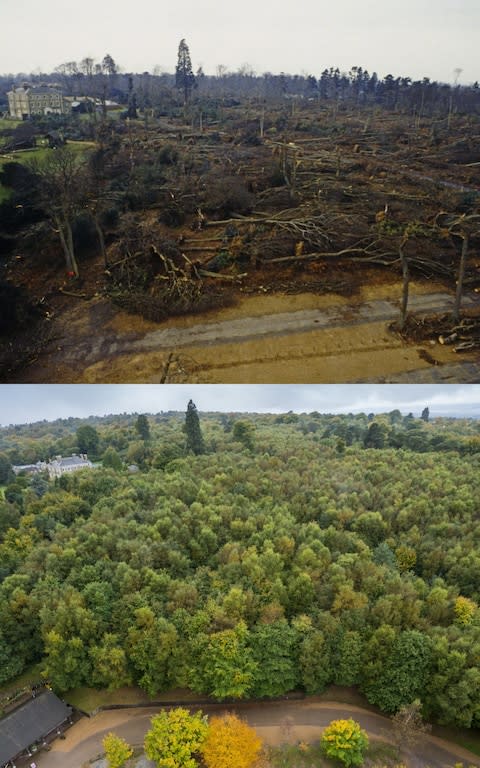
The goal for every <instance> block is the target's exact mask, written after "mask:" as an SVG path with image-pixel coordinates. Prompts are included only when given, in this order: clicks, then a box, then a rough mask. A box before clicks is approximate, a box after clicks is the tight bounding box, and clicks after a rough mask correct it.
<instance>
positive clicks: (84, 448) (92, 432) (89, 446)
mask: <svg viewBox="0 0 480 768" xmlns="http://www.w3.org/2000/svg"><path fill="white" fill-rule="evenodd" d="M98 444H99V437H98V432H97V430H96V429H95V427H91V426H90V425H89V424H82V426H81V427H79V428H78V429H77V446H78V450H79V451H80V453H90V454H93V455H94V456H96V455H97V452H98Z"/></svg>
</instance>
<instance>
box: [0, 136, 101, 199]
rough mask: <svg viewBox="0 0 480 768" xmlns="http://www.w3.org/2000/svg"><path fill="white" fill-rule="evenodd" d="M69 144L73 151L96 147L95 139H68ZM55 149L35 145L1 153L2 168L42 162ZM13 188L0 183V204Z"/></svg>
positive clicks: (0, 164)
mask: <svg viewBox="0 0 480 768" xmlns="http://www.w3.org/2000/svg"><path fill="white" fill-rule="evenodd" d="M67 146H68V148H69V149H71V150H72V152H78V153H81V152H85V151H87V150H89V149H93V148H94V147H95V142H94V141H67ZM52 151H53V150H51V149H49V148H48V147H35V148H34V149H19V150H18V151H17V152H10V153H9V154H5V155H0V170H1V169H2V165H3V164H4V163H30V162H32V161H34V162H41V161H42V160H44V159H45V158H46V157H47V156H48V153H49V152H52ZM11 194H12V193H11V190H10V189H9V188H8V187H4V186H2V184H0V205H1V204H2V203H3V202H4V201H5V200H8V199H9V197H10V195H11Z"/></svg>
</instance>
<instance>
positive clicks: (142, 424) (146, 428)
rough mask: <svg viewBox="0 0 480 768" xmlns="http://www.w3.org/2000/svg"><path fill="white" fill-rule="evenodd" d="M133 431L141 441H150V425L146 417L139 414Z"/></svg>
mask: <svg viewBox="0 0 480 768" xmlns="http://www.w3.org/2000/svg"><path fill="white" fill-rule="evenodd" d="M135 429H136V430H137V432H138V434H139V435H140V437H141V438H142V440H150V425H149V423H148V419H147V417H146V416H145V415H144V414H143V413H141V414H140V416H139V417H138V419H137V422H136V424H135Z"/></svg>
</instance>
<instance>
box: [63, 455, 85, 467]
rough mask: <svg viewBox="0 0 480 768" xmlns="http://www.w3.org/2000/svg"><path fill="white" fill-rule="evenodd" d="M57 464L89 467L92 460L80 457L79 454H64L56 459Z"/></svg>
mask: <svg viewBox="0 0 480 768" xmlns="http://www.w3.org/2000/svg"><path fill="white" fill-rule="evenodd" d="M58 464H59V465H60V466H61V467H79V466H81V467H90V466H91V464H92V462H91V461H89V459H82V457H81V456H66V457H65V458H61V459H58Z"/></svg>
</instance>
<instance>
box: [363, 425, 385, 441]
mask: <svg viewBox="0 0 480 768" xmlns="http://www.w3.org/2000/svg"><path fill="white" fill-rule="evenodd" d="M384 443H385V438H384V435H383V430H382V428H381V426H380V425H379V424H377V422H376V421H373V422H372V423H371V424H370V426H369V428H368V432H367V434H366V435H365V438H364V441H363V444H364V446H365V448H383V446H384Z"/></svg>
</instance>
